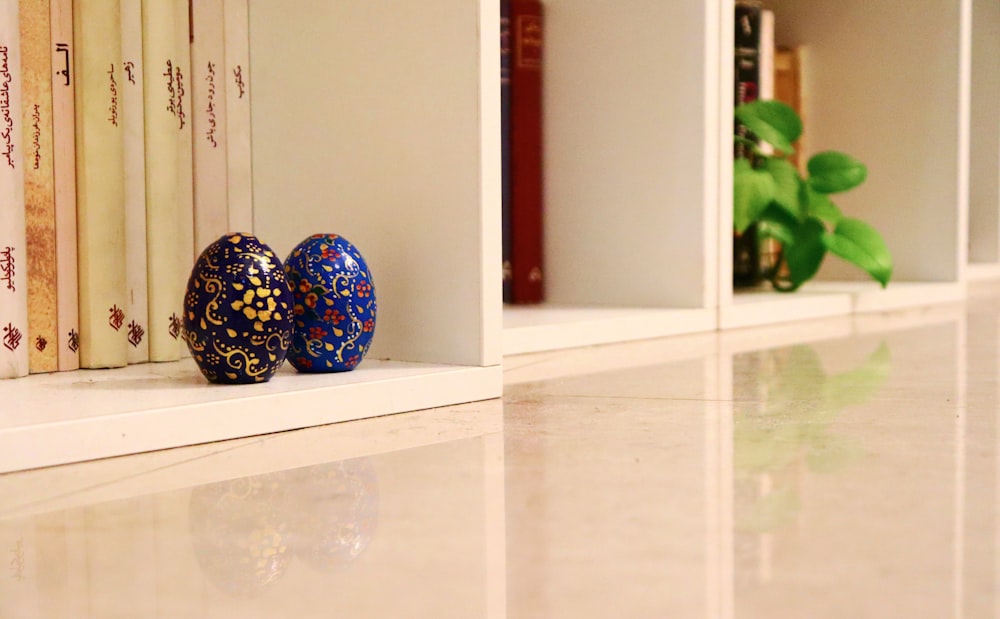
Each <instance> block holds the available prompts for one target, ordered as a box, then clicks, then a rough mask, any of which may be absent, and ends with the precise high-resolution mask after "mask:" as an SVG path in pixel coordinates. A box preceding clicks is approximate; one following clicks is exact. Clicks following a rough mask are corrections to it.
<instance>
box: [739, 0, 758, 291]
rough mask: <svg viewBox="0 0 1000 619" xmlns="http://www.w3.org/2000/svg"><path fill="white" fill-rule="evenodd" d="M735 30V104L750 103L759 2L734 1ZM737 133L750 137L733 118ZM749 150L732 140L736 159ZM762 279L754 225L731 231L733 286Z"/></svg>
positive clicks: (755, 83) (753, 90)
mask: <svg viewBox="0 0 1000 619" xmlns="http://www.w3.org/2000/svg"><path fill="white" fill-rule="evenodd" d="M735 11H736V19H735V22H736V29H735V51H736V53H735V59H734V60H735V83H734V89H733V90H734V101H733V103H734V104H735V105H741V104H743V103H750V102H752V101H756V100H757V98H758V91H759V88H760V20H761V8H760V3H758V2H753V1H747V0H737V2H736V6H735ZM734 130H735V132H736V135H739V136H741V137H746V138H750V139H753V137H752V136H751V135H750V134H749V132H748V131H747V129H746V127H744V126H743V125H742V124H741V123H739V122H736V121H734ZM751 154H752V153H751V152H750V150H749V149H748V148H747V147H746V146H745V145H744V144H742V143H739V142H737V143H735V145H734V147H733V156H734V158H736V159H745V158H750V157H751ZM760 281H761V271H760V247H759V244H758V240H757V229H756V227H755V226H751V227H749V228H747V230H746V231H744V232H743V233H742V234H740V233H736V232H735V231H734V232H733V286H734V287H738V288H745V287H750V286H755V285H757V284H759V283H760Z"/></svg>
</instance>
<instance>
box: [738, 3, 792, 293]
mask: <svg viewBox="0 0 1000 619" xmlns="http://www.w3.org/2000/svg"><path fill="white" fill-rule="evenodd" d="M735 11H736V14H735V24H736V28H735V32H734V37H735V38H734V43H735V58H734V68H735V72H734V76H735V82H734V85H733V93H734V101H733V103H734V104H735V105H740V104H743V103H751V102H753V101H755V100H757V99H761V100H777V101H782V102H784V103H787V104H788V105H790V106H791V107H792V108H793V109H794V110H795V111H796V112H797V113H798V114H799V116H800V117H804V116H805V111H804V108H805V102H804V100H803V97H804V95H803V93H804V86H803V75H802V72H803V68H804V65H805V63H806V58H807V55H808V48H807V47H805V46H800V47H797V48H794V49H792V48H784V47H779V46H778V45H777V44H776V42H775V15H774V12H773V11H771V10H770V9H767V8H765V7H764V6H763V4H762V3H761V2H759V1H758V0H737V1H736V3H735ZM734 123H735V124H734V131H735V133H736V134H737V135H740V136H742V137H752V136H748V134H747V131H746V127H743V126H742V125H741V124H740V123H739V122H736V121H734ZM761 146H762V149H764V150H765V152H766V150H767V148H768V147H769V145H767V144H762V145H761ZM802 149H803V143H802V141H801V138H800V142H799V144H798V149H797V150H796V152H795V154H793V155H792V156H791V157H790V160H791V162H792V163H793V164H795V165H796V166H800V165H801V163H800V161H804V160H802V159H801V155H800V154H801V152H802ZM733 156H734V157H735V158H749V159H753V154H752V153H751V152H750V149H749V148H747V146H746V145H744V144H742V143H735V144H734V146H733ZM781 251H782V249H781V243H780V242H779V241H777V240H775V239H759V238H757V234H756V229H755V228H754V227H753V226H751V227H750V228H748V229H747V230H746V231H745V232H744V233H742V234H739V233H734V235H733V285H734V286H735V287H740V288H746V287H752V286H756V285H757V284H759V283H761V281H763V279H764V278H766V277H768V274H769V273H771V272H773V271H774V270H775V269H778V268H780V264H781Z"/></svg>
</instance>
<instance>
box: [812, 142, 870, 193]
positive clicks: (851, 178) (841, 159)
mask: <svg viewBox="0 0 1000 619" xmlns="http://www.w3.org/2000/svg"><path fill="white" fill-rule="evenodd" d="M808 168H809V185H810V186H811V187H812V188H813V189H815V190H816V191H818V192H819V193H839V192H841V191H847V190H848V189H853V188H855V187H857V186H858V185H860V184H861V183H863V182H865V179H866V178H868V168H866V167H865V164H863V163H861V162H860V161H858V160H857V159H855V158H854V157H851V156H850V155H845V154H844V153H838V152H836V151H827V152H825V153H819V154H817V155H814V156H813V157H812V158H810V159H809V164H808Z"/></svg>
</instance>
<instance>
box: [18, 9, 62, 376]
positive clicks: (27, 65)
mask: <svg viewBox="0 0 1000 619" xmlns="http://www.w3.org/2000/svg"><path fill="white" fill-rule="evenodd" d="M20 3H21V9H20V10H21V20H20V25H21V82H22V86H23V87H22V91H21V92H22V94H21V97H22V101H21V118H22V119H23V123H24V127H25V133H24V137H25V148H24V150H23V152H22V154H23V155H24V208H25V226H26V228H25V230H26V233H27V249H28V272H29V273H31V277H30V278H28V334H29V335H30V336H31V343H30V346H29V348H28V367H29V369H30V371H31V373H33V374H34V373H44V372H55V371H57V370H58V369H59V343H58V335H57V334H58V329H59V320H58V310H59V301H58V271H57V269H56V253H57V250H58V248H57V245H56V200H55V178H54V176H53V172H52V77H51V76H50V74H49V72H50V71H51V69H52V62H51V54H50V52H49V45H50V43H51V36H52V32H51V28H50V26H49V24H50V21H51V14H50V12H49V0H20Z"/></svg>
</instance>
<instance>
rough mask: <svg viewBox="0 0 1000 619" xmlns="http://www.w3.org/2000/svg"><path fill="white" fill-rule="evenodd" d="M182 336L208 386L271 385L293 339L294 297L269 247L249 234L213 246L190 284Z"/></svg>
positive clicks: (201, 259)
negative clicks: (230, 384)
mask: <svg viewBox="0 0 1000 619" xmlns="http://www.w3.org/2000/svg"><path fill="white" fill-rule="evenodd" d="M184 331H185V336H184V337H185V340H186V341H187V346H188V350H190V351H191V356H192V357H194V360H195V362H196V363H197V364H198V368H199V369H200V370H201V373H202V374H203V375H204V376H205V378H207V379H208V380H209V381H210V382H213V383H262V382H266V381H267V380H270V378H271V377H272V376H274V373H275V372H276V371H278V368H280V367H281V364H282V363H284V362H285V355H286V354H287V352H288V347H289V345H290V344H291V340H292V293H291V290H290V289H289V288H288V281H287V280H286V279H285V270H284V267H283V266H282V264H281V261H280V260H278V258H277V256H276V255H275V254H274V252H273V251H272V250H271V248H270V247H268V246H267V245H265V244H264V243H262V242H261V241H260V240H258V239H257V238H256V237H255V236H253V235H251V234H227V235H225V236H223V237H221V238H220V239H219V240H217V241H215V242H214V243H212V244H211V245H209V246H208V247H207V248H206V249H205V251H204V252H202V254H201V256H200V257H199V258H198V260H197V262H195V265H194V268H193V269H192V270H191V277H190V279H188V284H187V292H186V294H185V295H184Z"/></svg>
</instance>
